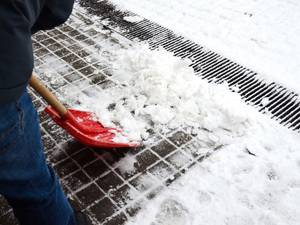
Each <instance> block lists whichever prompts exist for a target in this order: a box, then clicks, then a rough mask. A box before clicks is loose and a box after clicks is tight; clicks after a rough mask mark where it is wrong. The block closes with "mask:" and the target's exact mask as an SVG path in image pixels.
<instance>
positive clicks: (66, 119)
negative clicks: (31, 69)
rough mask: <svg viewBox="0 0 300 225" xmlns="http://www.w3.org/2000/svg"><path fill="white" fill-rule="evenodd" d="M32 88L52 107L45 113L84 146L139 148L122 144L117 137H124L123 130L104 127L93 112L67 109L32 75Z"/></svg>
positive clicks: (132, 143) (130, 144)
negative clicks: (116, 139)
mask: <svg viewBox="0 0 300 225" xmlns="http://www.w3.org/2000/svg"><path fill="white" fill-rule="evenodd" d="M29 84H30V86H31V87H32V88H33V89H34V90H35V91H36V92H38V93H39V94H40V95H41V96H42V97H43V98H44V99H45V100H46V102H47V103H48V104H49V105H50V106H48V107H46V109H45V112H46V113H47V114H48V115H49V116H50V117H51V118H52V119H53V120H54V122H56V123H57V124H58V125H59V126H61V127H62V128H63V129H65V130H66V131H67V132H68V133H69V134H70V135H71V136H73V137H74V138H75V139H77V140H78V141H79V142H81V143H82V144H84V145H87V146H90V147H94V148H122V147H138V146H139V143H136V142H128V143H120V142H118V141H114V139H115V138H116V137H119V136H124V135H123V134H122V131H121V130H118V129H115V128H108V127H104V126H103V125H102V124H101V123H100V122H98V121H97V120H96V119H95V118H96V117H95V116H94V114H93V113H91V112H85V111H79V110H75V109H67V108H66V107H65V106H64V105H63V104H62V103H61V102H59V100H58V99H57V97H56V96H54V94H53V93H51V92H50V90H48V89H47V88H46V87H45V85H44V84H43V83H42V82H41V81H40V80H39V79H38V78H37V77H36V76H35V75H32V77H31V79H30V81H29Z"/></svg>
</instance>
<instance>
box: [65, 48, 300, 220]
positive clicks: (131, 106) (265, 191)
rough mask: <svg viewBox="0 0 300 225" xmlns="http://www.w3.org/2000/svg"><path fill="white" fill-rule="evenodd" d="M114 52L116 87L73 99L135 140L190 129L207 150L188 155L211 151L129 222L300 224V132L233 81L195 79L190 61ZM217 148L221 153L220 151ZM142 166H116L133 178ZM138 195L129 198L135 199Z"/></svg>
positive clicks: (142, 51) (139, 51) (160, 174)
mask: <svg viewBox="0 0 300 225" xmlns="http://www.w3.org/2000/svg"><path fill="white" fill-rule="evenodd" d="M111 52H113V54H112V55H110V59H111V60H112V62H114V65H115V67H114V69H113V76H112V77H110V79H111V80H112V81H114V82H116V83H117V85H116V86H111V87H109V88H104V89H100V90H99V89H97V88H96V87H95V88H94V89H92V91H91V90H90V91H86V90H85V91H84V92H85V95H79V96H78V95H76V94H74V92H70V94H71V96H70V98H71V97H74V98H75V99H76V101H77V103H79V105H78V106H80V107H87V108H89V109H92V110H93V111H95V112H96V114H97V115H98V117H99V118H100V121H101V122H103V123H104V124H106V125H107V126H116V125H117V124H118V125H119V126H121V127H122V128H123V129H124V130H125V131H126V133H127V134H128V135H129V137H130V138H132V139H135V140H136V139H141V137H142V136H147V135H143V133H145V132H147V129H148V128H150V127H154V128H156V129H163V128H165V129H166V130H168V129H172V128H174V127H180V126H183V127H189V128H190V129H189V132H190V133H196V134H198V136H197V140H198V141H200V142H201V146H197V145H195V146H192V147H190V148H189V149H187V151H186V154H193V155H195V154H196V155H202V154H205V153H207V152H210V153H212V155H211V157H209V158H208V159H206V160H204V161H203V163H202V164H200V165H197V166H195V167H194V168H192V169H190V170H189V171H188V172H187V173H186V174H185V175H184V176H183V177H182V178H180V179H179V180H177V181H175V183H174V184H173V185H171V186H170V187H169V188H168V189H166V190H165V191H163V192H162V193H160V194H159V195H158V196H157V197H156V198H155V199H154V200H152V201H149V202H145V203H144V205H143V209H142V210H141V211H140V212H139V213H138V214H137V216H136V217H132V218H130V221H128V223H127V225H137V224H143V225H171V224H172V225H174V224H175V225H199V224H206V225H215V224H230V225H235V224H236V225H253V224H257V225H260V224H263V225H285V224H289V225H297V224H299V221H300V216H299V215H300V207H299V204H300V138H299V134H295V133H293V132H292V131H290V130H288V129H286V128H284V127H281V126H280V125H278V124H277V123H276V122H274V121H272V120H270V119H268V118H267V117H265V116H264V115H262V114H260V113H258V112H256V111H255V110H253V109H252V108H251V107H250V106H247V105H245V103H244V102H243V101H242V100H241V99H240V97H239V95H238V94H236V93H232V92H231V91H229V89H228V88H227V86H226V84H222V85H215V84H208V83H207V82H206V81H203V80H201V79H200V78H198V77H196V76H195V75H194V73H193V71H192V69H191V68H190V67H189V66H188V65H189V61H185V60H181V59H179V58H176V57H174V56H173V55H172V54H171V53H168V52H166V51H164V50H155V51H150V50H149V49H148V48H147V46H144V45H137V46H133V47H129V48H127V49H113V51H111ZM82 85H83V86H84V84H82ZM81 89H82V88H81V87H80V88H77V90H81ZM267 101H268V100H267V99H265V100H263V101H262V104H265V103H266V102H267ZM112 105H113V107H112ZM216 147H218V148H219V147H221V149H219V150H218V151H213V149H215V148H216ZM189 158H192V155H190V157H189ZM187 160H188V159H187ZM135 163H136V161H135V156H128V157H127V158H125V159H124V161H121V162H120V163H119V164H118V165H117V166H118V167H120V168H122V169H121V171H123V172H126V173H128V172H129V173H130V172H133V171H134V169H135ZM151 173H152V175H153V176H154V177H156V178H155V179H165V178H166V177H168V176H169V172H168V171H167V170H166V168H164V167H162V168H161V169H158V170H154V171H152V172H151ZM145 176H146V177H145V178H143V177H140V179H139V181H138V182H140V185H139V184H138V187H139V188H141V189H142V188H143V187H146V186H149V185H150V186H151V185H152V184H153V178H152V177H150V178H149V175H148V174H146V175H145ZM170 178H171V179H172V176H171V177H170ZM173 178H174V177H173ZM133 196H137V195H136V193H134V194H129V195H128V196H127V197H128V198H129V199H128V201H129V202H131V201H133V200H134V198H133ZM126 201H127V200H126Z"/></svg>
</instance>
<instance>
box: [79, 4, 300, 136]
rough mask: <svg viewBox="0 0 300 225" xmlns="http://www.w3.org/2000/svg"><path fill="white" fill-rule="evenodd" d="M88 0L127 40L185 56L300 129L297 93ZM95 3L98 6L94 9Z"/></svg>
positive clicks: (263, 109)
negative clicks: (126, 19)
mask: <svg viewBox="0 0 300 225" xmlns="http://www.w3.org/2000/svg"><path fill="white" fill-rule="evenodd" d="M90 2H92V3H90V4H87V3H86V2H85V4H84V5H83V6H84V7H85V8H86V9H87V10H88V12H89V13H93V14H96V15H98V16H99V17H100V18H102V19H109V21H110V23H109V24H108V25H107V23H105V24H106V25H105V26H107V27H108V28H109V29H112V30H114V31H115V32H117V33H119V34H121V35H122V36H124V37H126V38H128V39H130V40H137V41H147V42H148V43H149V45H150V47H151V48H152V49H155V48H158V47H163V48H165V49H166V50H168V51H170V52H173V53H174V55H175V56H178V57H182V58H189V59H190V60H191V61H192V64H191V67H192V68H193V69H194V71H195V72H196V74H197V75H199V76H201V77H202V78H203V79H206V80H208V81H209V82H215V83H221V82H227V83H228V85H229V86H230V87H234V88H238V91H237V92H238V93H239V94H240V95H241V96H242V98H243V100H244V101H245V102H247V103H248V104H251V105H253V106H255V107H256V108H257V109H258V110H259V111H260V112H262V113H268V114H270V115H271V118H273V119H275V120H277V121H278V122H279V123H281V124H283V125H285V126H287V127H288V128H290V129H293V130H296V131H298V132H300V100H299V98H298V94H297V93H294V92H291V91H290V90H288V89H286V88H285V87H283V86H280V85H278V84H276V83H274V82H273V83H266V81H264V80H263V79H262V78H261V77H259V76H257V73H255V72H254V71H252V70H250V69H247V68H245V67H243V66H241V65H239V64H237V63H235V62H233V61H231V60H230V59H227V58H225V57H223V56H221V55H219V54H217V53H215V52H212V51H210V50H208V49H206V48H204V47H202V46H200V45H198V44H196V43H194V42H193V41H190V40H188V39H186V38H184V37H182V36H179V35H176V34H175V33H174V32H172V31H171V30H169V29H166V28H164V27H162V26H160V25H158V24H156V23H153V22H151V21H149V20H147V19H143V20H142V21H140V22H137V23H130V22H127V21H125V20H124V19H123V17H124V16H128V15H135V14H133V13H131V12H120V11H118V10H116V9H115V8H114V6H112V5H111V4H109V3H108V2H107V1H96V0H94V1H93V0H91V1H90ZM95 7H96V9H101V10H100V11H97V10H95ZM91 9H93V10H91ZM103 9H106V10H103ZM265 98H267V99H268V100H269V101H268V103H267V104H265V105H263V104H262V100H263V99H265Z"/></svg>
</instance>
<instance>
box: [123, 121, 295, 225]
mask: <svg viewBox="0 0 300 225" xmlns="http://www.w3.org/2000/svg"><path fill="white" fill-rule="evenodd" d="M257 118H258V119H257V120H258V121H259V123H258V125H257V126H255V127H253V128H249V129H250V130H249V134H248V135H246V136H243V137H241V138H236V139H235V140H234V141H233V142H231V143H230V144H229V145H227V146H226V147H224V148H222V149H221V150H219V151H217V152H215V153H213V154H212V156H211V157H210V158H207V159H206V160H204V161H203V162H202V163H201V164H200V165H197V166H195V167H194V168H192V169H191V170H190V171H188V172H187V173H186V174H185V175H184V176H183V177H182V178H180V179H179V180H177V181H175V183H174V184H172V185H171V186H170V187H169V188H168V189H165V191H163V192H162V193H160V194H159V195H158V196H157V197H156V198H155V199H154V200H152V201H149V202H148V203H146V204H144V206H143V209H142V210H141V212H140V213H138V215H137V216H136V217H133V218H130V221H129V222H128V223H127V224H126V225H137V224H143V225H174V224H175V225H202V224H205V225H215V224H229V225H285V224H289V225H298V224H299V221H300V207H299V205H300V139H299V135H296V134H294V133H292V132H291V131H289V130H287V129H286V128H282V127H280V126H279V125H277V124H275V123H274V122H273V121H269V120H267V119H265V118H263V117H259V116H258V117H257ZM219 135H222V134H219ZM195 151H197V149H196V148H195ZM200 151H201V150H200ZM249 152H250V153H251V154H249ZM200 154H201V153H200ZM141 182H142V181H141Z"/></svg>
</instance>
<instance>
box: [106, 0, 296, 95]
mask: <svg viewBox="0 0 300 225" xmlns="http://www.w3.org/2000/svg"><path fill="white" fill-rule="evenodd" d="M110 2H112V3H114V4H116V5H117V6H118V7H120V8H122V9H123V10H130V11H131V12H134V13H137V14H138V15H140V16H143V17H145V18H147V19H150V20H152V21H154V22H156V23H158V24H159V25H161V26H164V27H166V28H169V29H170V30H172V31H174V32H175V33H177V34H180V35H182V36H184V37H187V38H189V39H191V40H193V41H195V42H196V43H198V44H200V45H202V46H205V47H207V48H209V49H211V50H214V51H216V52H218V53H220V54H221V55H223V56H226V57H228V58H230V59H232V60H234V61H235V62H238V63H240V64H242V65H244V66H246V67H248V68H251V69H253V70H254V71H256V72H258V73H259V75H261V76H263V77H264V78H266V79H268V80H270V81H276V82H278V83H280V84H282V85H284V86H286V87H288V88H290V89H293V90H295V91H296V92H298V93H299V94H300V88H299V87H300V86H299V85H298V84H299V83H300V76H299V71H300V54H299V53H300V42H299V36H300V23H298V21H299V18H300V2H299V1H298V0H249V1H244V0H235V1H233V0H206V1H199V0H189V1H182V0H172V1H161V0H127V1H123V0H110Z"/></svg>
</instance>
